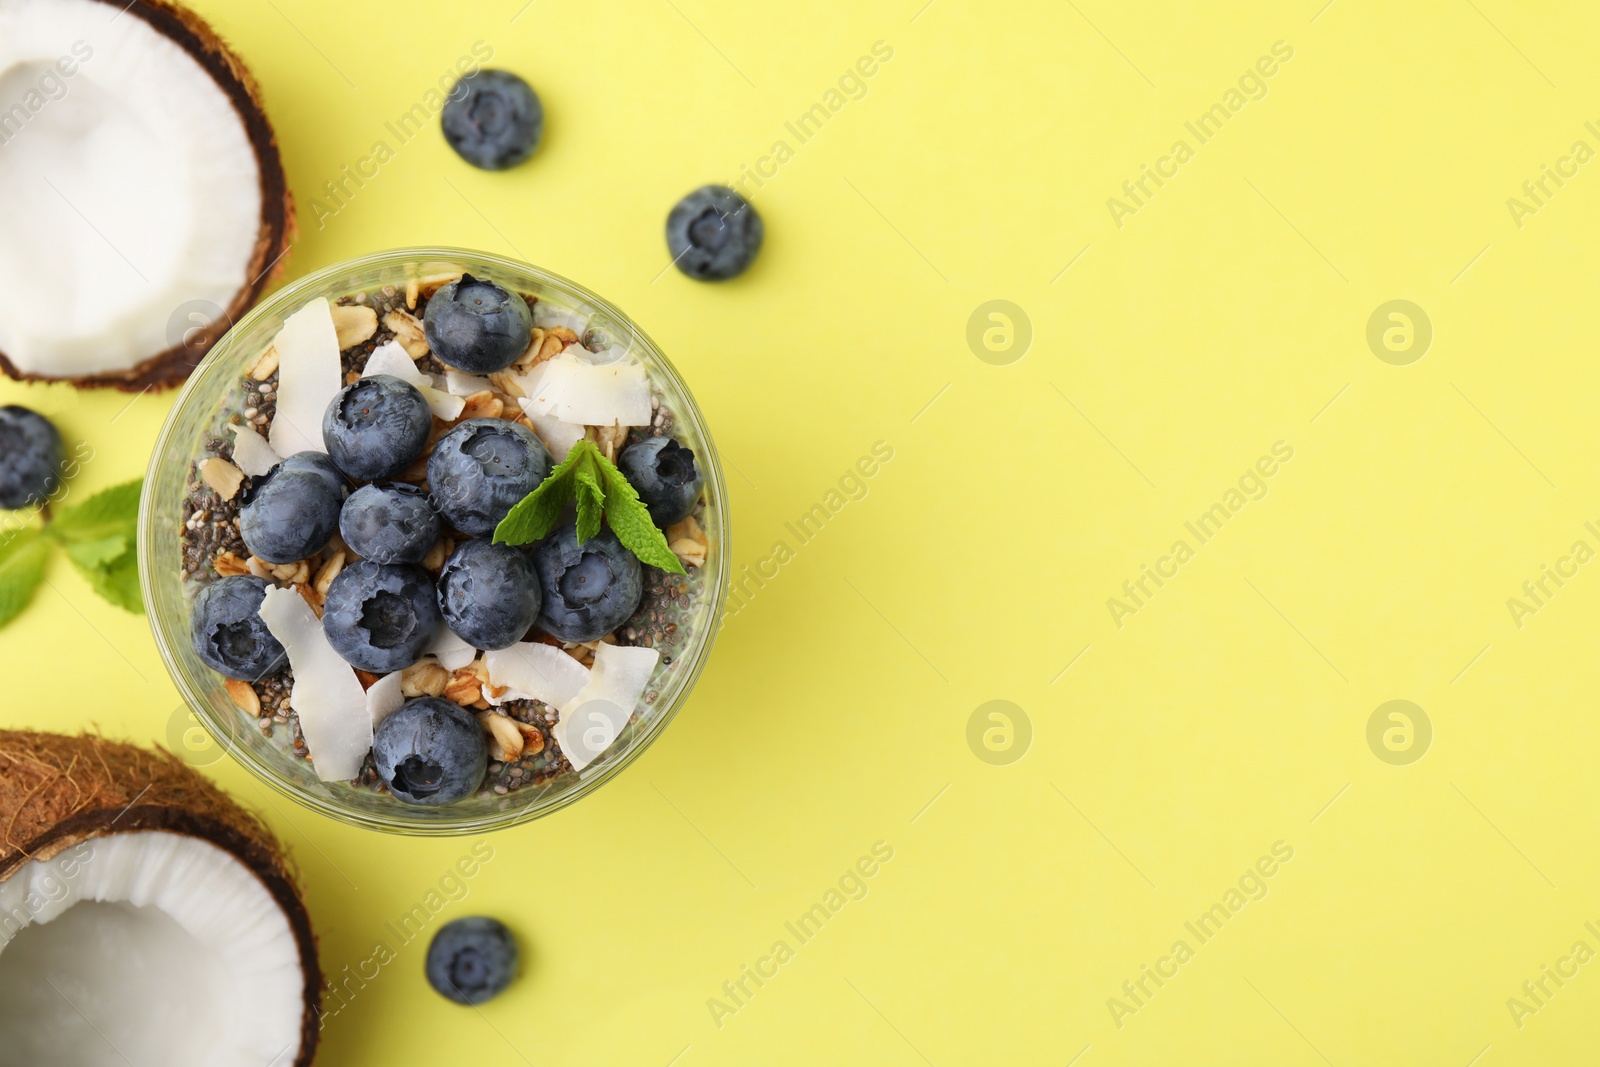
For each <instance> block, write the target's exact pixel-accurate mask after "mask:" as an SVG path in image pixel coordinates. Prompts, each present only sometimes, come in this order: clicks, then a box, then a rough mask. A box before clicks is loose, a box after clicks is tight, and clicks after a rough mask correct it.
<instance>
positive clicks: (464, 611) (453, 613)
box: [439, 537, 542, 649]
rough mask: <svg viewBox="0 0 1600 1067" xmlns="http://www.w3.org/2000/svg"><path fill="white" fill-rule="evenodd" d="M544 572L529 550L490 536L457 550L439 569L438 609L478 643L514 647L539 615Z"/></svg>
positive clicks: (446, 621)
mask: <svg viewBox="0 0 1600 1067" xmlns="http://www.w3.org/2000/svg"><path fill="white" fill-rule="evenodd" d="M541 599H542V597H541V596H540V592H539V576H538V575H537V574H535V573H534V570H533V563H532V561H530V560H529V559H528V554H527V553H526V552H524V551H523V550H522V549H520V548H513V547H511V546H510V545H497V544H495V543H494V542H493V541H491V540H489V539H488V538H487V537H477V538H473V539H472V540H471V541H467V542H465V543H463V544H462V546H461V547H460V548H458V549H456V550H455V552H453V553H452V554H451V556H450V559H449V560H448V561H446V563H445V565H444V570H442V571H440V572H439V613H440V614H441V615H443V616H444V624H445V625H446V626H448V627H450V629H451V630H453V631H455V635H456V636H457V637H459V638H461V639H462V640H463V641H465V642H466V643H467V644H469V645H471V646H472V647H473V648H482V649H493V648H509V647H510V646H512V645H514V644H516V643H517V642H518V641H520V640H522V637H523V635H524V634H526V633H527V632H528V628H529V627H530V626H532V625H533V620H534V619H536V618H538V617H539V602H540V600H541Z"/></svg>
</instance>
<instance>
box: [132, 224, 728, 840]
mask: <svg viewBox="0 0 1600 1067" xmlns="http://www.w3.org/2000/svg"><path fill="white" fill-rule="evenodd" d="M462 259H465V260H469V261H477V262H480V263H487V264H490V265H492V266H497V267H502V268H504V269H505V270H506V271H507V272H508V273H509V274H515V275H524V276H529V277H532V278H533V279H535V280H537V281H538V282H539V283H541V284H542V285H545V286H547V287H549V289H550V290H551V291H553V292H556V293H558V294H560V295H561V296H564V297H568V298H570V299H571V300H572V301H573V302H574V303H578V304H587V305H589V307H590V309H591V311H598V312H602V313H604V314H605V315H606V316H607V317H608V318H610V319H612V320H613V321H614V322H615V323H617V324H618V325H621V326H623V327H624V328H626V330H627V331H628V334H629V337H630V339H631V341H632V342H633V344H636V345H638V346H639V347H640V348H641V349H643V352H642V356H643V357H644V361H645V364H646V366H647V369H648V370H649V371H650V373H651V374H652V375H655V374H659V375H661V376H662V377H664V378H666V379H667V380H668V381H669V382H670V383H671V384H672V386H673V387H674V390H675V392H676V393H677V395H678V396H680V397H682V398H683V399H684V400H686V401H687V404H686V405H684V407H685V410H682V411H678V410H674V411H673V415H674V416H675V417H676V418H677V419H679V420H681V421H687V422H689V423H690V424H691V425H692V426H693V428H694V432H695V434H696V435H697V436H698V437H699V438H700V440H702V441H704V442H705V445H706V447H707V450H708V452H709V453H710V454H709V456H707V462H706V463H705V464H704V467H705V475H706V488H707V490H708V500H707V506H708V507H711V508H713V509H714V510H715V512H716V514H717V519H718V525H719V527H720V536H719V540H718V543H717V545H716V551H715V553H714V560H715V562H714V563H713V562H712V561H711V560H708V561H707V564H708V571H709V573H706V574H705V578H706V580H707V582H708V583H709V589H708V593H709V595H710V598H711V603H710V612H709V615H708V617H707V621H706V624H705V632H704V633H703V634H702V635H700V637H699V638H698V639H697V641H696V642H695V643H694V644H692V645H691V646H690V648H688V649H686V650H685V651H684V652H683V653H682V654H681V655H680V656H679V658H678V659H677V661H676V664H675V666H677V667H678V668H679V670H680V671H681V672H682V673H681V674H680V675H679V678H680V679H681V680H680V681H678V682H677V691H676V694H675V696H674V699H673V700H672V701H671V702H670V703H669V704H667V706H665V707H658V708H657V709H656V711H655V713H654V715H652V716H651V718H650V721H649V722H648V724H647V725H646V726H645V728H644V730H643V732H642V733H640V734H638V735H637V736H636V737H635V739H634V740H633V741H632V743H630V744H629V745H628V746H627V748H626V749H625V750H623V751H621V752H618V753H616V754H615V756H614V757H613V758H611V759H609V760H607V761H605V763H604V764H603V765H602V766H600V767H598V768H596V770H595V772H594V773H593V774H592V775H587V776H586V775H583V774H582V773H581V772H579V778H578V782H577V784H576V785H573V786H571V787H570V788H567V789H563V790H561V791H560V792H559V793H555V794H552V795H550V796H548V797H546V798H543V799H539V800H534V801H531V802H529V803H528V804H525V805H523V806H521V807H515V808H506V809H502V810H499V811H490V812H485V813H481V814H475V813H469V812H467V811H463V812H462V813H461V814H460V816H459V817H457V818H453V819H451V818H446V817H442V816H441V815H437V814H436V815H431V816H430V818H429V819H428V820H416V821H413V820H410V819H407V818H406V817H405V815H406V813H407V812H408V811H412V810H418V809H416V808H414V807H413V806H410V805H405V804H404V803H403V802H401V801H396V802H395V803H396V805H397V807H396V810H395V816H396V817H394V818H390V817H387V816H385V815H381V814H377V813H373V812H368V811H364V810H362V809H360V808H357V807H354V806H350V805H342V804H339V803H337V802H335V801H333V800H331V799H329V798H328V797H325V796H321V795H317V794H315V793H311V792H308V791H307V790H304V789H302V788H299V787H298V786H297V785H296V783H295V782H293V781H292V780H290V779H288V778H286V777H285V776H284V775H283V774H281V773H280V772H279V771H278V770H276V769H275V768H274V767H273V766H272V765H271V764H270V763H268V762H266V761H265V760H263V759H262V758H260V757H259V756H258V755H257V754H256V753H255V752H254V751H252V750H251V749H250V748H249V747H247V746H244V745H241V744H239V743H237V742H236V741H235V740H234V737H235V734H236V731H238V730H241V729H243V728H244V727H246V726H248V725H252V724H249V723H247V722H245V721H244V720H245V718H246V716H245V714H244V712H242V711H240V710H239V709H237V708H230V709H226V711H227V712H230V713H232V714H233V715H234V716H236V717H237V719H238V721H237V722H224V721H223V720H222V719H221V718H220V716H219V715H218V713H217V711H216V708H215V707H214V706H213V702H212V701H211V700H210V699H208V698H207V697H206V696H205V695H204V694H203V693H202V692H201V691H200V690H199V689H198V688H197V686H196V684H195V679H194V678H193V677H191V675H190V672H189V671H188V670H187V669H186V667H185V665H184V664H183V663H182V662H180V659H179V656H178V654H177V652H176V650H175V649H174V647H173V645H174V642H175V641H179V642H187V640H188V634H187V632H184V633H182V634H175V633H173V632H171V629H172V628H171V627H170V626H168V625H167V624H166V620H163V619H162V618H161V616H160V615H159V614H158V613H157V612H156V611H155V610H154V607H153V597H152V595H151V591H152V589H153V588H154V587H155V583H156V581H157V580H158V575H157V573H156V562H155V561H156V557H157V552H156V551H155V550H154V549H155V537H156V536H157V533H158V531H157V530H156V529H155V526H156V521H155V518H154V509H155V504H154V499H153V494H151V493H150V492H148V491H146V492H144V493H142V494H141V496H140V501H139V526H138V564H139V584H140V589H141V592H142V593H143V595H144V599H145V604H146V611H147V615H148V617H149V621H150V628H151V631H152V634H153V636H154V637H155V642H156V647H157V649H158V650H159V651H160V653H161V659H162V662H163V663H164V665H165V666H166V668H167V673H168V675H169V676H170V677H171V679H172V681H173V684H174V685H175V686H176V687H177V689H178V692H179V694H180V695H181V696H182V698H183V700H184V703H185V704H186V705H188V707H189V710H190V711H191V712H193V713H194V714H195V715H196V716H197V717H198V718H199V719H200V721H201V722H202V723H203V724H204V726H205V727H206V730H207V732H208V733H209V734H210V735H211V739H212V741H213V742H214V743H216V744H218V745H219V746H220V747H221V748H222V749H223V750H224V751H225V752H227V754H228V755H229V756H230V757H232V758H233V759H234V760H235V761H236V762H237V763H240V764H242V765H243V766H244V767H245V768H246V769H247V770H248V771H250V772H251V773H252V774H253V775H255V776H256V777H257V778H259V779H261V780H263V781H265V782H267V783H268V784H269V785H271V786H272V787H273V788H275V789H276V790H277V791H278V792H280V793H282V794H284V795H285V796H288V797H289V798H290V799H292V800H294V801H296V802H297V803H299V804H301V805H303V806H305V807H308V808H310V809H312V810H313V811H316V812H319V813H320V814H322V815H326V816H328V817H329V818H332V819H335V820H337V821H339V822H342V823H346V824H349V825H354V826H359V827H362V828H365V829H371V830H379V831H383V832H388V833H398V834H405V835H408V836H422V837H453V836H461V835H466V834H474V833H483V832H487V831H492V830H500V829H505V828H507V827H511V826H517V825H521V824H523V823H527V822H531V821H533V820H534V819H538V818H541V817H543V816H546V815H550V814H552V813H554V812H557V811H560V810H561V809H563V808H565V807H567V806H568V805H570V804H573V803H575V802H576V801H578V800H579V799H581V798H583V797H585V796H588V795H589V794H590V793H592V792H594V791H595V790H596V789H598V788H600V786H602V785H604V784H605V783H606V782H609V781H611V780H612V779H613V778H615V777H616V776H617V775H618V774H620V773H621V772H622V771H623V770H624V769H625V768H626V767H628V766H630V765H631V764H632V763H633V761H634V760H636V759H638V758H639V756H640V755H641V754H642V753H643V752H644V751H645V749H647V748H649V747H650V746H651V745H652V744H654V743H655V741H656V739H657V738H658V737H660V735H661V734H662V732H663V731H664V730H665V729H666V727H667V725H668V724H669V723H671V722H672V720H673V719H674V718H676V716H677V713H678V710H679V709H680V708H681V707H682V705H683V704H684V703H686V702H687V701H688V698H689V695H690V693H692V692H693V690H694V687H695V684H696V683H697V682H698V680H699V677H700V674H701V672H702V671H703V670H704V668H705V664H706V661H707V660H708V659H709V658H710V654H711V649H712V646H713V645H714V644H715V643H716V638H717V635H718V633H719V631H720V630H721V628H722V623H723V621H724V620H723V610H724V608H725V606H726V602H727V594H728V583H729V577H730V573H731V569H732V563H731V553H730V551H729V547H730V538H729V529H728V527H729V521H728V520H729V510H728V504H727V496H726V486H725V481H724V479H723V476H722V464H721V459H720V455H719V453H718V450H717V447H716V444H715V441H714V440H713V438H712V436H711V431H710V428H709V427H708V426H707V425H706V421H705V418H704V416H703V415H702V413H701V411H700V407H699V404H698V403H697V402H696V401H695V399H694V394H693V392H692V391H691V390H690V389H689V388H688V385H687V384H686V383H685V382H684V380H683V377H682V376H681V375H680V374H679V373H678V369H677V367H675V366H674V365H673V363H672V361H671V360H670V359H668V358H667V356H666V355H665V353H663V352H662V351H661V349H660V347H659V346H658V345H657V344H656V343H655V341H654V340H652V339H651V338H650V336H649V335H648V334H646V333H645V332H644V330H642V329H641V328H640V327H639V325H638V323H637V322H635V321H634V320H633V319H632V318H631V317H630V316H629V315H627V314H626V313H625V312H624V311H622V309H621V308H619V307H617V306H616V305H615V304H613V303H612V302H611V301H609V300H607V299H605V298H604V297H602V296H600V295H599V294H597V293H595V292H593V291H591V290H590V289H588V288H586V287H585V286H583V285H580V284H579V283H577V282H574V281H572V280H571V279H568V278H565V277H563V276H562V275H559V274H556V273H554V272H552V271H549V270H545V269H544V268H542V267H537V266H535V265H533V264H531V263H525V262H523V261H521V260H517V259H512V258H510V257H507V256H501V255H496V254H494V253H489V252H481V251H476V250H473V249H469V248H461V247H453V246H448V245H421V246H406V247H401V248H395V249H389V250H386V251H383V252H374V253H368V254H366V255H363V256H358V257H355V258H353V259H347V260H341V261H339V262H337V263H333V264H330V265H328V266H326V267H322V268H320V269H318V270H315V271H312V272H311V273H309V274H306V275H304V276H302V277H300V278H297V279H295V280H294V281H292V282H289V283H287V284H285V285H283V286H282V287H281V288H279V289H277V290H276V291H274V292H272V293H270V294H269V295H267V296H266V297H264V298H263V299H261V300H260V301H259V302H258V303H257V304H256V305H255V306H254V307H252V308H251V309H250V310H249V311H248V312H246V313H245V314H244V315H243V316H241V317H240V318H239V321H238V322H235V323H233V324H232V325H231V326H230V327H229V328H228V330H227V331H226V332H225V333H224V334H223V336H222V337H221V338H220V339H219V340H218V341H217V342H216V344H215V345H214V346H213V347H212V349H211V350H210V351H209V352H207V354H206V356H205V357H204V358H203V359H202V360H201V361H200V364H199V365H198V366H197V367H196V368H195V370H194V371H193V373H191V374H190V375H189V377H188V379H187V380H186V381H185V382H184V383H183V386H182V388H181V390H180V391H179V392H178V394H177V397H176V398H175V399H174V400H173V403H172V406H171V408H170V410H169V411H168V413H167V416H166V418H165V420H164V421H163V423H162V426H161V430H160V432H159V433H158V434H157V435H156V440H155V444H154V446H153V447H152V450H151V454H150V463H149V466H148V468H147V470H146V473H145V481H146V485H147V486H148V485H150V484H154V481H155V477H156V473H157V470H158V468H159V467H160V465H161V463H162V461H163V457H164V456H165V454H166V452H167V451H168V448H169V446H170V445H171V444H172V442H173V440H174V437H175V434H176V431H177V428H178V424H179V422H180V420H181V417H182V416H183V415H184V414H185V413H187V412H188V411H189V409H190V407H191V405H193V404H194V403H196V402H197V401H199V402H207V403H209V402H211V401H212V399H214V396H215V392H216V386H217V379H218V378H221V377H224V376H227V377H231V376H233V372H232V371H226V372H225V371H224V370H223V368H224V366H225V364H226V363H227V362H228V358H229V357H230V356H231V355H232V354H233V352H232V346H231V345H230V340H231V339H237V338H243V337H245V336H246V335H248V334H249V333H250V331H251V330H252V328H254V327H256V326H259V325H260V324H261V323H262V322H264V321H266V320H269V319H272V318H274V317H276V318H278V319H279V320H281V319H283V318H286V317H287V315H288V314H289V313H290V312H291V311H292V310H294V308H295V306H297V305H298V304H299V303H303V302H304V301H305V300H306V299H310V298H311V297H312V296H314V295H322V294H324V291H325V290H326V289H327V287H328V286H329V285H330V284H332V283H334V282H336V281H338V280H340V279H343V278H346V277H349V276H351V275H354V274H357V273H359V272H360V271H362V270H368V269H372V268H382V267H406V266H414V267H422V266H425V265H431V264H433V263H435V262H437V263H440V264H441V265H442V264H444V263H449V262H452V261H457V260H462ZM420 276H421V275H419V277H420ZM185 477H186V478H187V475H185ZM162 533H163V535H165V533H166V532H162ZM169 577H170V576H169ZM352 788H354V787H352ZM510 795H514V793H513V794H510ZM450 808H451V806H449V805H446V806H441V807H439V808H430V809H427V810H429V811H430V812H436V813H448V812H450Z"/></svg>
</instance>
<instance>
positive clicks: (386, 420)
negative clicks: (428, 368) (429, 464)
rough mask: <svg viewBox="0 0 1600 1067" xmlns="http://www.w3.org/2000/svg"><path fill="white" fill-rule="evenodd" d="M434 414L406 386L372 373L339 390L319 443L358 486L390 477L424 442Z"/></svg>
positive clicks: (408, 462)
mask: <svg viewBox="0 0 1600 1067" xmlns="http://www.w3.org/2000/svg"><path fill="white" fill-rule="evenodd" d="M432 428H433V412H431V411H429V410H428V402H427V401H426V400H424V399H423V398H422V393H420V392H419V391H418V390H417V387H416V386H414V385H412V384H411V383H410V382H403V381H401V380H400V379H399V378H394V377H390V376H389V375H387V374H374V375H373V376H372V377H370V378H362V379H360V380H359V381H354V382H351V383H350V384H349V385H347V386H345V387H344V388H343V389H341V390H339V395H338V396H336V397H334V398H333V400H332V401H330V402H329V404H328V410H327V411H326V412H324V413H323V416H322V443H323V444H324V445H325V446H327V449H328V455H329V456H331V457H332V458H333V462H334V463H336V464H338V466H339V469H340V470H342V471H344V472H345V473H346V474H348V475H349V476H350V477H352V478H354V479H356V480H357V481H362V482H371V481H376V480H378V479H379V478H393V477H395V476H396V475H398V474H399V473H400V472H401V471H403V470H405V469H406V468H407V467H409V466H411V461H412V460H414V459H416V458H417V457H418V456H420V455H422V450H423V448H424V447H426V446H427V444H428V431H429V430H431V429H432Z"/></svg>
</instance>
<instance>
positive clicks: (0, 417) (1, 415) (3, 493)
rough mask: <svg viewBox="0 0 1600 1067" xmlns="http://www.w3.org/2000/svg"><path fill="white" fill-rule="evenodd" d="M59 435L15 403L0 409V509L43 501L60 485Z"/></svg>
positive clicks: (39, 416)
mask: <svg viewBox="0 0 1600 1067" xmlns="http://www.w3.org/2000/svg"><path fill="white" fill-rule="evenodd" d="M61 458H62V457H61V434H60V433H58V432H57V431H56V428H55V425H54V424H53V423H51V421H50V420H49V419H47V418H45V417H44V416H43V415H41V414H39V413H38V412H37V411H30V410H29V409H27V408H25V407H21V406H20V405H17V404H9V405H7V406H6V407H3V408H0V508H28V507H33V506H34V505H36V504H41V503H43V502H44V500H45V498H46V497H48V496H49V495H50V494H51V493H53V492H55V491H56V488H57V487H58V486H59V485H60V484H61Z"/></svg>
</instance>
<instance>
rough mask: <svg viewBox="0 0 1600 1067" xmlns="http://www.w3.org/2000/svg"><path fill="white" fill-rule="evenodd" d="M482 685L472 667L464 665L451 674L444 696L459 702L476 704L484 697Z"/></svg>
mask: <svg viewBox="0 0 1600 1067" xmlns="http://www.w3.org/2000/svg"><path fill="white" fill-rule="evenodd" d="M482 685H483V683H482V682H481V681H479V679H478V675H477V674H476V673H475V672H474V671H473V669H472V668H471V667H462V668H461V669H460V670H459V671H456V672H455V674H453V675H451V676H450V681H449V682H448V683H446V685H445V687H444V698H445V699H446V700H451V701H454V702H455V703H457V704H463V705H465V704H476V703H477V702H478V701H480V700H482V699H483V689H482Z"/></svg>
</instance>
